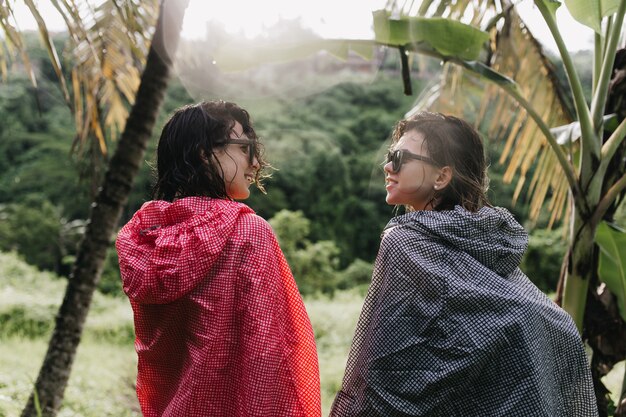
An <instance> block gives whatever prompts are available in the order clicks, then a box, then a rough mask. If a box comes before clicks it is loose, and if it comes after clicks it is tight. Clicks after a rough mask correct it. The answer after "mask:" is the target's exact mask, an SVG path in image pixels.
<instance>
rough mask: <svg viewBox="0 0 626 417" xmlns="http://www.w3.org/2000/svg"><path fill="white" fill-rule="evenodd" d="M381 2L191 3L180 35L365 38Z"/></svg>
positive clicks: (53, 22)
mask: <svg viewBox="0 0 626 417" xmlns="http://www.w3.org/2000/svg"><path fill="white" fill-rule="evenodd" d="M82 1H85V0H82ZM38 4H39V5H40V9H41V11H42V15H43V16H44V18H45V19H46V22H47V23H48V25H49V28H50V29H52V30H62V28H63V21H62V19H61V17H60V16H59V15H58V13H57V12H56V10H55V9H54V8H53V7H52V5H51V4H50V0H39V2H38ZM385 4H386V0H316V1H309V0H227V1H224V0H219V1H215V0H191V2H190V4H189V8H188V9H187V11H186V13H185V22H184V25H183V36H184V37H186V38H195V39H201V38H203V37H204V34H205V31H206V22H207V21H209V20H215V21H218V22H221V23H222V24H223V25H224V27H225V28H226V30H227V31H229V32H232V33H240V32H243V33H244V34H246V35H247V36H250V37H252V36H255V35H257V34H258V33H260V32H261V31H262V29H263V27H264V26H271V25H272V24H273V23H275V22H276V21H277V20H278V19H279V18H281V17H282V18H285V19H295V18H299V19H300V20H301V22H302V24H303V25H304V26H306V27H309V28H311V29H313V30H314V31H315V32H317V33H318V34H320V35H321V36H323V37H326V38H366V39H368V38H371V37H372V35H373V33H372V29H371V22H372V14H371V12H372V10H376V9H381V8H383V7H384V6H385ZM518 10H519V12H520V14H521V15H522V18H524V20H525V21H526V22H527V24H528V25H529V27H530V30H531V31H532V33H533V34H534V35H535V36H536V37H537V38H539V40H540V41H541V42H542V43H543V44H544V45H545V46H546V47H547V48H548V49H551V50H553V51H556V46H555V44H554V43H553V42H552V41H551V36H550V34H549V31H548V28H547V26H546V25H545V23H543V20H542V18H541V15H540V14H539V11H538V10H537V9H536V7H535V6H534V4H533V1H532V0H522V1H520V3H519V5H518ZM15 12H16V16H17V20H18V24H19V26H20V28H21V29H31V28H35V23H34V20H33V19H32V16H30V14H29V12H28V11H27V9H26V7H25V6H24V5H23V3H21V2H20V1H18V5H17V7H16V10H15ZM557 18H558V22H559V27H560V28H561V31H562V33H563V37H564V39H565V42H566V44H567V46H568V49H570V50H572V51H574V50H579V49H590V48H591V46H592V31H591V29H589V28H587V27H585V26H582V25H580V24H578V23H577V22H575V21H574V20H573V19H572V18H571V16H570V15H569V13H568V12H567V10H566V8H565V7H563V6H562V7H560V8H559V10H558V12H557Z"/></svg>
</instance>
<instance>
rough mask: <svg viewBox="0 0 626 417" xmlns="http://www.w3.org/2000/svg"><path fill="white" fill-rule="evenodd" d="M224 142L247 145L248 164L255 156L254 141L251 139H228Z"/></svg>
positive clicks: (251, 162)
mask: <svg viewBox="0 0 626 417" xmlns="http://www.w3.org/2000/svg"><path fill="white" fill-rule="evenodd" d="M226 143H227V144H229V143H233V144H235V145H247V146H248V162H249V163H250V165H252V164H253V163H254V157H255V156H256V143H255V141H254V140H253V139H228V140H227V141H226Z"/></svg>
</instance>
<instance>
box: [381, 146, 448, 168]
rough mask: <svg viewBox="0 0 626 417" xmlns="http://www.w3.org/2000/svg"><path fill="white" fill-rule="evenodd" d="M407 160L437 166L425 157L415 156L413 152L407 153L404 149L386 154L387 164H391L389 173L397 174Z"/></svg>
mask: <svg viewBox="0 0 626 417" xmlns="http://www.w3.org/2000/svg"><path fill="white" fill-rule="evenodd" d="M409 159H416V160H418V161H422V162H426V163H427V164H430V165H434V166H438V164H437V163H436V162H435V161H434V160H432V159H430V158H429V157H427V156H422V155H417V154H414V153H413V152H409V151H407V150H405V149H396V150H395V151H389V152H387V163H389V162H391V172H393V173H394V174H397V173H398V172H400V168H402V164H404V163H405V162H406V161H407V160H409Z"/></svg>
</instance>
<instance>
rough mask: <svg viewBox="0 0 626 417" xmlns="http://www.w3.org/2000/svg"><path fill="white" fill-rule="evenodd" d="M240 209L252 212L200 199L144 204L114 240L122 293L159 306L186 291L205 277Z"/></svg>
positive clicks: (241, 206) (242, 209) (230, 203)
mask: <svg viewBox="0 0 626 417" xmlns="http://www.w3.org/2000/svg"><path fill="white" fill-rule="evenodd" d="M245 213H254V211H253V210H252V209H250V208H249V207H248V206H246V205H244V204H242V203H237V202H233V201H228V200H219V199H210V198H204V197H189V198H184V199H181V200H177V201H175V202H173V203H170V202H167V201H150V202H147V203H145V204H144V205H143V206H142V207H141V209H140V210H139V211H137V213H135V215H134V216H133V218H132V219H131V220H130V221H129V222H128V223H127V224H126V225H125V226H124V227H123V228H122V229H121V231H120V232H119V234H118V237H117V241H116V244H115V246H116V248H117V251H118V256H119V264H120V272H121V275H122V283H123V287H124V292H125V293H126V295H127V296H128V297H129V298H130V299H131V300H132V301H135V302H137V303H147V304H163V303H169V302H172V301H174V300H177V299H179V298H180V297H182V296H184V295H185V294H187V293H189V292H190V291H191V290H192V289H193V288H195V287H196V286H197V285H198V283H200V282H201V281H202V280H203V279H204V278H206V276H207V273H208V271H209V270H210V268H211V266H212V265H213V263H214V262H215V260H216V259H217V258H218V256H219V254H220V252H221V251H222V249H223V247H224V245H225V244H226V242H227V241H228V239H229V237H230V236H231V234H232V233H233V230H234V228H235V225H236V224H237V220H238V218H239V216H240V215H242V214H245Z"/></svg>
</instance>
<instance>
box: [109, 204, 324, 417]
mask: <svg viewBox="0 0 626 417" xmlns="http://www.w3.org/2000/svg"><path fill="white" fill-rule="evenodd" d="M116 246H117V250H118V254H119V260H120V270H121V273H122V280H123V285H124V291H125V292H126V294H127V295H128V297H129V299H130V302H131V305H132V308H133V312H134V320H135V334H136V341H135V349H136V351H137V355H138V374H137V396H138V398H139V402H140V404H141V410H142V412H143V415H144V416H146V417H152V416H176V417H183V416H184V417H209V416H215V417H220V416H223V417H238V416H267V417H277V416H314V417H319V416H320V415H321V407H320V382H319V369H318V361H317V352H316V350H315V342H314V338H313V330H312V328H311V323H310V321H309V318H308V316H307V313H306V310H305V307H304V304H303V302H302V299H301V297H300V294H299V293H298V289H297V287H296V284H295V281H294V279H293V276H292V275H291V271H290V269H289V266H288V265H287V262H286V261H285V258H284V256H283V254H282V252H281V250H280V248H279V246H278V243H277V241H276V239H275V236H274V234H273V232H272V229H271V228H270V226H269V224H268V223H267V222H266V221H265V220H263V219H262V218H260V217H258V216H257V215H255V214H254V212H253V211H252V210H251V209H250V208H248V207H247V206H245V205H244V204H241V203H236V202H232V201H226V200H216V199H209V198H200V197H190V198H184V199H181V200H177V201H176V202H174V203H168V202H165V201H152V202H148V203H146V204H144V205H143V207H142V208H141V209H140V210H139V211H138V212H137V213H136V214H135V216H134V217H133V218H132V220H131V221H130V222H129V223H128V224H127V225H125V226H124V227H123V228H122V230H121V231H120V233H119V235H118V238H117V242H116Z"/></svg>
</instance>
